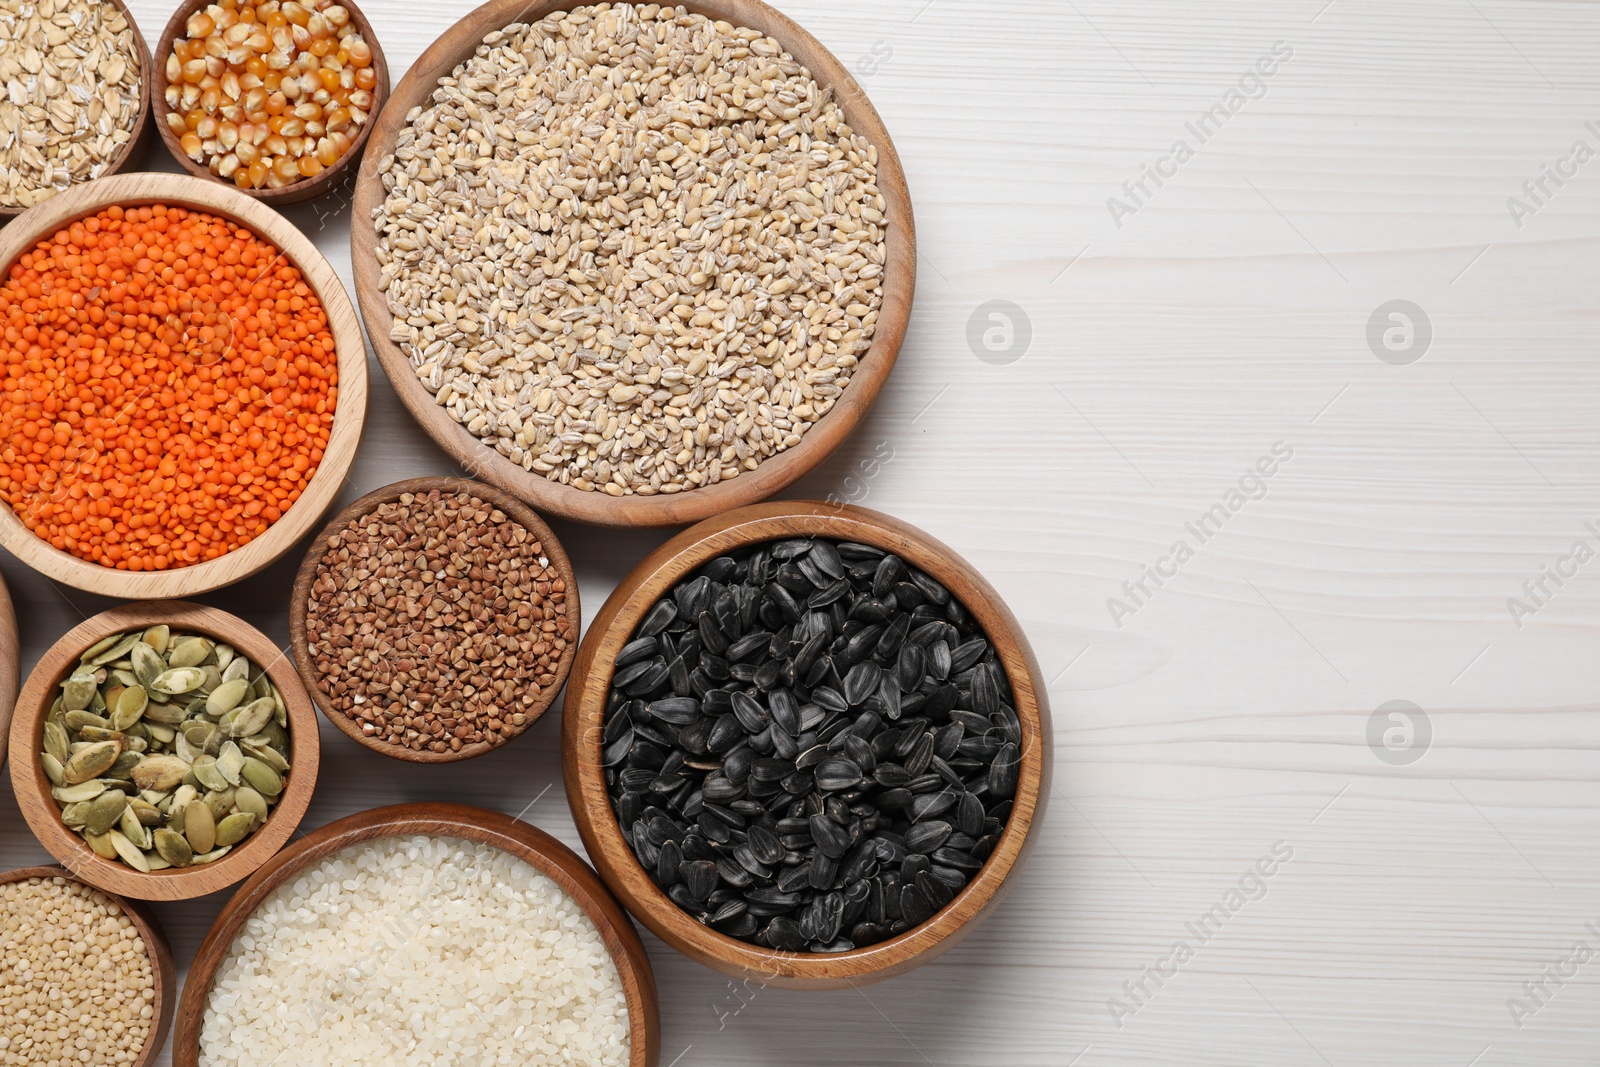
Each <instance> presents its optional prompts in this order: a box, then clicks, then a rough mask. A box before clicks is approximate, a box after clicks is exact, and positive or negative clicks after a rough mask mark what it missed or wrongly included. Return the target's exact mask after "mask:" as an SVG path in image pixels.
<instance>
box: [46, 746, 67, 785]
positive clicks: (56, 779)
mask: <svg viewBox="0 0 1600 1067" xmlns="http://www.w3.org/2000/svg"><path fill="white" fill-rule="evenodd" d="M39 762H40V763H42V764H44V776H45V777H46V778H48V779H50V784H51V785H56V786H62V785H66V784H67V771H66V768H65V767H63V766H62V765H61V761H60V760H58V759H56V758H55V756H53V755H51V754H50V753H48V752H46V753H44V754H43V755H41V756H40V757H39Z"/></svg>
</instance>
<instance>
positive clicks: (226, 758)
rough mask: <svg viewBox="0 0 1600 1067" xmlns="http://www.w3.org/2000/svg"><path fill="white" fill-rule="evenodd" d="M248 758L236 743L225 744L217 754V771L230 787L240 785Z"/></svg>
mask: <svg viewBox="0 0 1600 1067" xmlns="http://www.w3.org/2000/svg"><path fill="white" fill-rule="evenodd" d="M246 758H247V757H246V756H245V754H244V752H243V751H241V750H240V748H239V746H238V745H237V744H235V743H234V742H232V741H227V742H224V743H223V745H222V750H221V751H220V752H218V753H217V770H218V771H220V772H221V773H222V777H223V778H225V779H227V782H228V784H229V785H238V784H239V783H240V781H241V778H242V774H243V771H244V764H245V760H246ZM263 762H265V761H263ZM269 766H270V765H269ZM219 788H220V787H219Z"/></svg>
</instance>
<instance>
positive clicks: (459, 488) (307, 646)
mask: <svg viewBox="0 0 1600 1067" xmlns="http://www.w3.org/2000/svg"><path fill="white" fill-rule="evenodd" d="M435 489H437V490H438V491H439V492H441V493H451V494H469V495H472V496H475V497H477V498H478V499H480V500H482V501H484V502H486V503H488V504H492V505H493V506H494V507H497V508H499V509H500V510H501V511H503V512H505V513H506V514H507V515H508V516H510V517H511V519H512V520H513V521H514V522H516V523H517V524H518V525H520V526H521V527H522V528H523V529H525V530H527V531H528V532H529V533H531V534H533V536H534V538H535V540H537V541H538V542H539V544H540V545H541V546H542V548H543V554H544V557H545V558H546V559H548V560H549V561H550V565H551V566H552V567H554V568H555V569H556V573H557V575H558V577H559V578H560V580H561V582H562V583H563V584H564V586H565V589H564V592H565V594H566V606H567V615H566V617H567V627H568V630H567V650H566V651H565V652H564V653H562V655H561V660H560V662H559V663H558V664H557V666H556V677H555V681H554V682H552V683H551V684H550V685H549V686H547V687H546V689H545V691H544V693H543V695H542V696H541V697H540V699H539V702H538V703H537V704H536V705H534V706H533V708H532V709H531V710H529V711H528V712H527V715H528V721H527V723H526V724H525V725H524V726H523V727H522V729H520V730H518V731H517V732H516V733H515V734H513V735H512V736H511V737H510V738H508V739H507V740H506V741H502V742H500V743H499V744H489V743H488V742H486V741H484V742H479V743H478V744H475V745H465V746H463V747H462V748H461V750H460V751H458V752H418V751H416V750H415V749H410V748H406V747H405V746H403V745H392V744H389V743H388V742H387V741H384V740H383V739H382V738H378V737H368V736H367V735H366V734H364V733H362V732H361V728H360V727H359V726H358V725H357V724H356V722H355V720H353V719H351V718H350V717H349V716H347V715H344V714H343V713H341V712H338V711H335V710H332V709H330V708H329V706H328V701H327V694H326V693H324V692H323V689H322V678H321V676H320V675H319V674H318V672H317V669H316V660H315V658H314V657H313V656H312V654H311V641H310V634H309V632H308V629H307V622H308V619H307V616H308V615H309V614H310V607H311V585H312V583H313V582H314V581H315V580H316V577H317V565H318V564H319V563H321V561H322V557H323V554H324V553H325V552H326V551H327V544H328V539H329V538H330V537H332V536H333V535H334V534H336V533H338V532H339V531H340V530H343V529H344V528H345V527H347V526H349V525H350V524H351V523H353V522H355V521H356V520H357V519H360V518H364V517H365V516H367V515H370V514H372V513H373V512H374V511H376V510H377V509H378V508H379V507H380V506H382V505H384V504H388V503H392V502H394V501H396V500H398V499H400V497H402V496H404V495H405V494H407V493H415V494H419V495H420V494H424V493H431V492H433V491H434V490H435ZM582 630H583V609H582V606H581V605H580V603H579V600H578V578H577V575H576V574H574V573H573V570H572V561H571V560H569V559H568V558H567V551H566V549H565V548H563V547H562V546H561V541H560V540H559V539H558V538H557V537H556V535H555V533H554V532H552V531H551V529H550V527H549V526H547V525H545V522H544V520H543V519H541V518H540V517H539V516H538V515H537V514H536V513H535V512H534V510H533V509H532V508H530V507H528V505H526V504H524V503H523V502H522V501H520V500H518V499H517V498H516V497H514V496H512V495H511V494H509V493H506V492H502V491H501V490H499V489H496V488H495V487H494V486H492V485H485V484H483V483H482V482H475V481H471V480H469V479H466V478H410V479H407V480H406V481H403V482H396V483H394V484H393V485H387V486H384V487H383V488H382V489H379V490H377V491H376V492H372V493H368V494H367V495H366V496H364V497H362V498H361V499H360V500H358V501H356V502H355V503H354V504H351V505H350V506H349V507H347V508H345V509H344V510H343V511H341V512H340V513H339V514H338V515H336V516H335V517H334V519H333V521H332V522H330V523H328V525H327V526H325V527H324V528H323V530H322V532H321V533H319V534H317V536H316V537H314V538H313V539H312V541H311V545H310V547H309V548H308V549H307V550H306V556H305V559H304V560H303V561H302V562H301V564H300V571H299V573H298V574H296V575H295V580H294V592H293V593H292V594H291V595H290V598H289V645H290V648H291V650H292V653H293V655H294V665H295V670H297V671H298V672H299V673H300V680H301V681H302V682H303V683H305V687H306V692H308V693H310V694H312V699H313V700H314V701H316V703H317V706H318V707H319V708H321V709H322V713H323V715H324V716H326V717H327V719H328V721H329V722H331V723H333V725H334V726H336V727H338V729H339V732H340V733H342V734H344V735H345V736H346V737H348V738H350V739H351V740H352V741H355V742H357V743H358V744H361V745H365V746H366V747H367V748H370V749H371V750H372V751H374V752H379V753H382V754H383V755H385V756H392V757H393V758H395V759H397V760H400V761H402V762H405V763H458V762H460V761H461V760H467V759H473V758H474V757H476V756H482V755H484V754H485V753H488V752H493V751H494V750H495V749H497V748H502V747H504V746H505V745H507V744H509V743H510V742H511V741H515V740H516V739H517V738H518V737H520V736H521V735H522V734H523V733H524V732H525V731H526V730H527V729H528V727H530V726H532V725H533V724H534V723H535V722H537V721H538V720H539V718H540V716H542V715H543V714H544V713H545V712H546V711H549V710H550V706H551V705H552V704H554V703H555V700H556V697H557V696H559V695H560V693H561V687H562V686H563V685H565V684H566V681H567V674H568V672H569V671H571V670H572V661H573V658H574V657H575V656H576V655H577V652H578V635H579V634H580V633H582Z"/></svg>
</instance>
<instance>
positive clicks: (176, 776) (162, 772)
mask: <svg viewBox="0 0 1600 1067" xmlns="http://www.w3.org/2000/svg"><path fill="white" fill-rule="evenodd" d="M188 773H189V765H188V764H187V763H185V762H183V760H181V759H179V758H178V757H177V756H146V757H145V758H144V759H142V760H140V761H139V765H138V766H137V767H135V768H134V769H133V781H134V784H135V785H137V786H138V787H139V788H140V789H155V790H160V791H162V792H165V791H166V790H169V789H176V788H177V787H178V783H179V782H181V781H183V776H184V775H186V774H188Z"/></svg>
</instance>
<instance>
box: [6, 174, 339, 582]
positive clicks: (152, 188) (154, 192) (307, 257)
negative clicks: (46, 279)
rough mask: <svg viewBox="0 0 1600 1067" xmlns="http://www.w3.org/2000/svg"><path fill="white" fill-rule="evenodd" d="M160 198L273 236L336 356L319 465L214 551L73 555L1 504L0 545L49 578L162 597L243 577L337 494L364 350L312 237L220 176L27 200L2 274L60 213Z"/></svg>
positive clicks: (94, 187)
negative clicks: (157, 559)
mask: <svg viewBox="0 0 1600 1067" xmlns="http://www.w3.org/2000/svg"><path fill="white" fill-rule="evenodd" d="M156 203H160V204H168V205H176V206H182V207H188V208H194V209H196V210H200V211H206V212H210V213H211V214H214V215H217V216H219V217H222V218H226V219H229V220H231V221H233V222H235V223H237V224H239V225H240V226H243V227H245V228H246V229H249V230H252V231H253V232H255V233H256V234H258V235H260V236H261V237H263V238H265V239H266V240H268V241H271V242H272V243H273V244H274V245H276V246H277V247H278V248H279V249H281V250H282V251H283V253H284V255H286V256H287V257H288V258H289V260H290V261H291V262H292V263H294V265H295V266H296V267H298V268H299V269H300V273H301V274H302V275H303V276H304V277H305V280H306V284H307V285H309V286H311V288H312V289H313V290H315V292H316V294H317V297H318V299H319V300H320V301H321V302H322V307H323V310H324V311H325V312H326V313H327V316H328V330H329V332H330V333H332V335H333V339H334V346H335V350H336V352H337V354H338V360H339V402H338V407H337V409H336V410H335V413H334V418H333V427H332V429H331V431H330V432H329V435H328V447H327V449H326V450H325V452H324V455H323V459H322V465H321V466H320V467H318V468H317V473H316V475H315V476H314V477H313V478H312V479H311V483H310V484H309V485H307V486H306V489H305V492H304V493H303V494H301V497H300V499H299V500H297V501H296V502H295V504H294V506H293V507H292V508H290V509H289V511H288V512H287V513H286V514H285V515H284V516H283V517H282V518H281V519H279V520H278V521H277V522H276V523H274V524H273V525H272V526H271V527H269V528H268V530H267V532H266V533H265V534H263V535H261V536H260V537H258V538H256V539H255V540H254V541H251V542H250V543H249V544H247V545H245V546H244V547H243V548H240V549H238V550H236V551H233V552H230V553H228V554H227V555H225V556H223V557H221V558H220V559H214V560H210V561H207V562H205V563H197V564H194V565H193V566H190V567H178V568H174V569H172V570H165V571H128V570H120V569H117V568H113V567H106V566H102V565H101V564H98V563H92V562H90V561H89V560H85V559H79V558H78V557H77V556H74V555H73V554H72V553H70V552H64V551H62V550H61V549H58V548H55V547H53V546H51V545H50V544H48V543H47V542H46V541H44V540H43V539H42V538H40V537H37V536H35V535H34V534H33V532H32V531H30V530H29V529H28V528H27V527H26V526H24V525H23V524H22V522H21V520H20V519H18V518H17V516H16V513H15V512H13V511H12V510H11V509H10V508H8V507H6V506H4V505H3V504H0V548H5V549H6V550H8V551H9V552H10V553H11V554H12V555H13V556H16V557H17V558H18V559H20V560H21V561H22V562H24V563H26V564H27V565H28V566H30V567H32V568H33V569H34V570H36V571H38V572H39V573H40V574H43V575H45V576H46V577H48V578H54V579H55V580H56V581H58V582H64V583H65V584H67V585H70V586H73V587H75V588H78V589H83V590H85V591H87V592H91V593H99V594H101V595H104V596H111V597H119V598H121V599H124V600H165V599H169V598H178V597H186V596H198V595H200V594H201V593H207V592H210V591H211V590H213V589H220V588H221V587H222V586H225V585H231V584H232V583H234V582H237V581H240V580H241V579H244V578H248V577H249V576H250V575H252V574H255V573H256V572H257V571H259V570H261V569H262V568H264V567H266V566H268V565H269V564H271V563H273V562H274V561H275V560H277V559H278V558H279V557H280V556H282V555H283V554H284V553H285V552H287V551H289V549H291V548H293V547H294V545H295V543H296V542H297V541H299V540H300V538H302V537H304V536H305V535H306V534H307V533H309V532H310V531H311V530H312V529H314V528H315V527H316V524H317V522H318V520H320V519H321V518H322V515H323V513H324V512H325V511H327V509H328V506H329V505H330V504H332V503H333V501H334V498H335V497H337V496H338V495H339V490H340V488H341V487H342V486H343V484H344V479H345V475H346V474H347V473H348V472H349V470H350V464H351V463H353V462H354V461H355V456H356V449H357V448H358V447H359V445H360V443H361V428H362V424H363V423H364V422H365V421H366V416H367V352H366V346H365V345H364V344H363V343H362V340H361V326H360V324H359V323H358V322H357V321H356V315H355V309H354V308H353V307H351V305H350V297H349V296H348V295H347V294H346V293H345V290H344V284H343V283H342V282H340V281H339V276H338V275H337V274H335V273H334V271H333V267H331V266H330V265H329V264H328V261H327V260H326V259H324V258H323V257H322V253H321V252H319V251H317V247H316V245H314V244H312V243H311V241H310V240H309V239H308V238H307V237H306V236H305V235H304V234H302V233H301V232H300V230H299V229H297V228H296V227H295V226H294V225H293V224H291V223H290V222H289V220H288V219H286V218H284V217H283V216H282V215H279V214H278V213H277V212H276V211H273V210H272V209H271V208H269V207H265V206H263V205H262V204H258V203H256V202H255V201H254V200H252V199H250V198H249V197H248V196H245V195H244V194H243V193H241V192H239V191H238V190H236V189H233V188H230V187H228V186H226V185H223V184H221V183H220V182H206V181H201V180H199V179H198V178H190V177H188V176H187V175H182V174H121V175H118V176H116V177H114V178H99V179H96V180H95V181H92V182H85V183H84V184H83V185H79V186H76V187H74V188H72V189H69V190H67V191H66V192H64V193H62V194H60V195H59V196H53V197H51V198H50V199H49V200H46V201H45V202H44V203H42V204H40V205H38V206H37V207H35V208H32V209H31V210H30V211H29V212H28V214H27V215H25V216H23V217H22V218H20V219H19V220H18V221H16V222H14V223H12V224H11V225H10V226H7V227H6V228H5V229H4V230H0V277H4V276H5V273H6V271H8V270H9V269H10V267H11V264H12V263H13V262H15V261H16V259H17V257H18V256H20V255H22V253H24V252H26V251H28V250H29V249H31V248H32V247H33V246H34V245H35V244H36V243H37V242H38V241H40V240H41V239H43V238H45V237H47V236H49V235H50V234H53V233H55V232H56V231H57V230H59V229H60V228H61V226H62V224H63V223H67V222H70V221H72V220H74V219H78V218H82V217H83V216H85V215H90V214H93V213H95V212H97V211H100V210H101V209H103V208H107V207H110V206H111V205H113V204H120V205H122V206H124V207H134V206H138V205H141V204H156Z"/></svg>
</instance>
